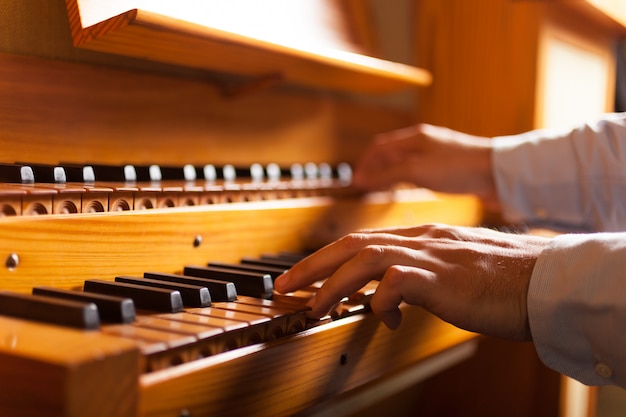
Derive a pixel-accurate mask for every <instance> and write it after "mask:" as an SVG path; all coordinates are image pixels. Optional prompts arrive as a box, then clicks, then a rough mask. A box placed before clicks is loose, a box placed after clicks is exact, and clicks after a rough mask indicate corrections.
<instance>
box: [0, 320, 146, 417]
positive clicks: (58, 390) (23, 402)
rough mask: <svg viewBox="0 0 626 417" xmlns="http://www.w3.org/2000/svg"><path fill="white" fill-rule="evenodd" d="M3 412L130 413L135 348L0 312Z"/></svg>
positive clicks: (76, 416) (134, 396)
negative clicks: (7, 315) (10, 316)
mask: <svg viewBox="0 0 626 417" xmlns="http://www.w3.org/2000/svg"><path fill="white" fill-rule="evenodd" d="M0 341H1V342H0V363H2V366H0V410H1V411H2V414H3V415H6V416H16V417H18V416H34V415H46V416H58V417H61V416H63V417H82V416H102V417H105V416H113V415H115V416H120V417H122V416H127V417H131V416H136V415H137V408H138V402H139V399H138V395H139V392H138V387H137V378H138V374H139V351H138V350H137V348H136V347H135V344H134V343H131V342H128V341H124V340H121V339H118V338H113V337H109V336H106V335H104V334H101V333H100V332H97V331H91V332H82V331H78V330H70V329H65V328H61V327H57V326H48V325H44V324H38V323H32V322H28V321H22V320H18V319H11V318H7V317H0Z"/></svg>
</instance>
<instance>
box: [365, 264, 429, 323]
mask: <svg viewBox="0 0 626 417" xmlns="http://www.w3.org/2000/svg"><path fill="white" fill-rule="evenodd" d="M431 275H432V273H431V272H430V271H427V270H424V269H421V268H416V267H411V266H401V265H394V266H392V267H390V268H388V269H387V271H386V272H385V275H384V276H383V278H382V279H381V281H380V283H379V284H378V288H377V289H376V293H375V294H374V296H373V297H372V299H371V301H370V307H371V309H372V311H373V312H374V313H375V314H376V315H377V316H379V317H380V319H381V321H382V322H383V323H384V324H385V325H386V326H387V327H389V328H390V329H392V330H393V329H396V328H398V327H399V326H400V323H401V321H402V312H401V311H400V308H399V306H400V304H401V303H402V302H403V301H407V302H409V303H410V304H412V305H417V306H420V305H423V304H425V303H424V301H423V300H424V299H427V298H428V297H429V294H430V293H431V291H430V288H429V286H430V285H431V281H430V278H431Z"/></svg>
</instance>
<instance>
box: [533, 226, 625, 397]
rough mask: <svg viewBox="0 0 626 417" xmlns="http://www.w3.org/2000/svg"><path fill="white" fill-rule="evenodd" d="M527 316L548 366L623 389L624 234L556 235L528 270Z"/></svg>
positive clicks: (572, 375)
mask: <svg viewBox="0 0 626 417" xmlns="http://www.w3.org/2000/svg"><path fill="white" fill-rule="evenodd" d="M528 318H529V322H530V330H531V334H532V337H533V341H534V343H535V346H536V349H537V352H538V354H539V357H540V358H541V360H542V361H543V362H544V363H545V364H546V365H547V366H549V367H551V368H552V369H555V370H556V371H558V372H560V373H563V374H565V375H568V376H570V377H572V378H574V379H577V380H579V381H581V382H583V383H585V384H588V385H606V384H616V385H619V386H621V387H624V388H626V233H594V234H580V235H576V234H565V235H561V236H558V237H556V238H555V239H554V240H553V241H552V243H551V244H550V246H549V247H548V248H547V249H546V250H544V252H543V253H542V254H541V256H540V257H539V258H538V259H537V263H536V265H535V268H534V270H533V275H532V278H531V281H530V286H529V290H528Z"/></svg>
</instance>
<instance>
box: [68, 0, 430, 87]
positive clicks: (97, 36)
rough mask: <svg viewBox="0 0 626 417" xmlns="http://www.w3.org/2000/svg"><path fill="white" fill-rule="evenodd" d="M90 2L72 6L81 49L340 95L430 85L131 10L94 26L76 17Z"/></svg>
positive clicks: (339, 58)
mask: <svg viewBox="0 0 626 417" xmlns="http://www.w3.org/2000/svg"><path fill="white" fill-rule="evenodd" d="M91 3H93V2H90V1H81V2H80V5H79V4H78V1H76V0H69V1H68V2H67V5H68V12H69V14H70V23H71V24H72V35H73V37H74V42H75V44H76V45H77V46H80V47H83V48H88V49H92V50H96V51H100V52H109V53H115V54H119V55H126V56H132V57H141V58H144V59H150V60H154V61H157V62H166V63H171V64H176V65H183V66H187V67H191V68H204V69H209V70H214V71H220V72H226V73H230V74H239V75H244V76H249V77H252V78H255V77H267V76H277V77H278V78H279V79H281V80H284V81H285V82H288V83H294V84H300V85H304V86H311V87H316V88H330V89H334V90H341V91H353V92H367V93H384V92H392V91H396V90H400V89H403V88H407V87H416V86H424V85H428V84H429V83H430V82H431V77H430V74H429V73H428V72H427V71H424V70H422V69H420V68H415V67H411V66H409V65H405V64H400V63H393V62H389V61H385V60H382V59H378V58H373V57H369V56H366V55H360V54H356V53H354V52H349V51H342V50H339V49H331V48H319V49H318V48H316V47H315V46H313V47H309V48H307V49H304V48H296V47H293V46H287V45H285V44H279V43H274V42H268V41H263V40H260V39H258V38H252V37H248V36H243V35H240V34H238V33H234V32H226V31H223V30H218V29H215V28H212V27H208V26H204V25H200V24H196V23H191V22H188V21H184V20H179V19H175V18H172V17H169V16H167V15H162V14H157V13H153V12H148V11H145V10H138V9H132V10H128V11H126V12H124V13H122V14H120V15H117V16H115V17H112V18H110V19H108V20H105V21H103V22H100V23H97V24H95V25H92V26H89V27H86V28H84V27H82V26H79V25H80V23H81V19H80V18H78V17H77V15H78V14H80V13H81V11H82V10H86V12H85V13H88V10H89V8H90V7H98V5H97V4H95V5H92V4H91ZM96 3H97V2H96Z"/></svg>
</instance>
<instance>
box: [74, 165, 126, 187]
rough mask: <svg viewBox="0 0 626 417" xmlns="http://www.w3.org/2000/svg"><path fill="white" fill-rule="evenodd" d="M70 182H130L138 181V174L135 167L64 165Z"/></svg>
mask: <svg viewBox="0 0 626 417" xmlns="http://www.w3.org/2000/svg"><path fill="white" fill-rule="evenodd" d="M62 166H63V168H64V169H65V174H66V177H67V181H68V182H94V181H105V182H128V183H134V182H136V181H137V172H136V171H135V167H134V166H133V165H104V164H89V165H76V164H66V163H63V164H62Z"/></svg>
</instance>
